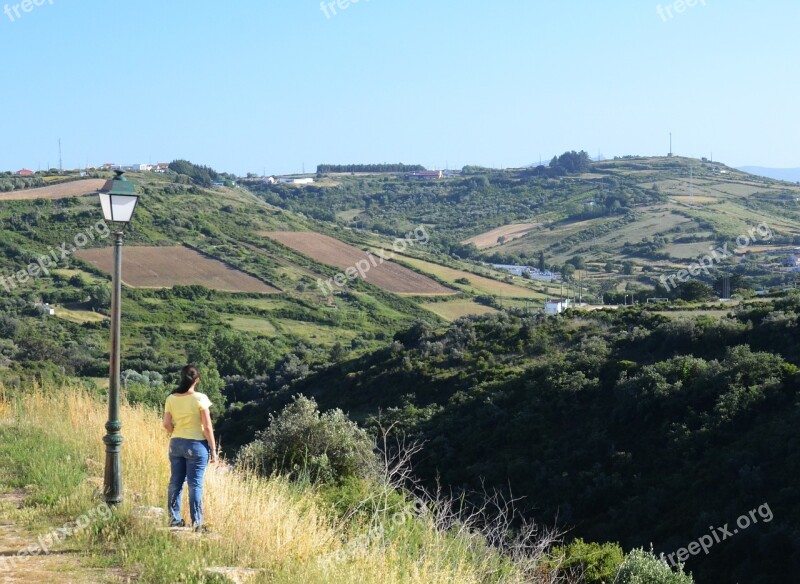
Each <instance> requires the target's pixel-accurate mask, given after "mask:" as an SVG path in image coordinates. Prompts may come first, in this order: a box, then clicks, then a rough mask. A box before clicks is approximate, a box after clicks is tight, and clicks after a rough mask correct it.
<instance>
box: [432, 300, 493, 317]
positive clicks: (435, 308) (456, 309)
mask: <svg viewBox="0 0 800 584" xmlns="http://www.w3.org/2000/svg"><path fill="white" fill-rule="evenodd" d="M423 306H424V307H425V308H427V309H428V310H430V311H431V312H433V313H434V314H437V315H438V316H441V317H442V318H443V319H445V320H449V321H452V320H456V319H458V318H461V317H462V316H466V315H468V314H489V313H492V312H497V310H495V309H494V308H492V307H490V306H485V305H483V304H478V303H477V302H474V301H472V300H464V299H459V300H453V301H450V302H431V303H430V304H423Z"/></svg>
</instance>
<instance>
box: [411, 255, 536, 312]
mask: <svg viewBox="0 0 800 584" xmlns="http://www.w3.org/2000/svg"><path fill="white" fill-rule="evenodd" d="M398 259H399V260H400V261H402V262H404V263H406V264H408V265H410V266H412V267H414V268H415V269H417V270H420V271H422V272H425V273H428V274H431V275H432V276H436V277H437V278H439V279H440V280H444V281H445V282H447V283H452V285H453V287H454V288H455V287H457V288H460V289H463V290H464V291H466V292H473V293H476V294H489V295H492V296H500V297H503V298H536V299H544V298H545V295H544V294H542V293H541V292H537V291H536V290H531V289H530V288H526V287H523V286H515V285H514V284H509V283H507V282H499V281H497V280H493V279H491V278H485V277H483V276H478V275H476V274H473V273H471V272H466V271H464V270H457V269H455V268H450V267H448V266H443V265H441V264H434V263H433V262H427V261H425V260H420V259H417V258H412V257H409V256H398ZM462 279H466V280H467V281H468V282H469V284H462V283H460V282H458V281H457V280H462ZM427 308H428V309H430V307H427Z"/></svg>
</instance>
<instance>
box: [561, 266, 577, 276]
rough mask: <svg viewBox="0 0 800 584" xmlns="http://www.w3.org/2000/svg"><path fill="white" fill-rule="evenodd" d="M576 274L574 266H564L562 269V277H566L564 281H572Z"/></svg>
mask: <svg viewBox="0 0 800 584" xmlns="http://www.w3.org/2000/svg"><path fill="white" fill-rule="evenodd" d="M574 273H575V266H573V265H572V264H564V265H563V266H562V267H561V275H562V276H564V280H570V279H571V278H572V275H573V274H574Z"/></svg>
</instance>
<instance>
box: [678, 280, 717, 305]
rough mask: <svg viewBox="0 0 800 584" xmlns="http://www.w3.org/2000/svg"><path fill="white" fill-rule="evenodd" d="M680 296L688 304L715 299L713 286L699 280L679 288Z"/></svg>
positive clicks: (690, 281) (685, 283)
mask: <svg viewBox="0 0 800 584" xmlns="http://www.w3.org/2000/svg"><path fill="white" fill-rule="evenodd" d="M678 295H679V296H680V298H681V299H682V300H686V301H687V302H701V301H703V300H708V299H710V298H713V297H714V290H712V289H711V286H709V285H708V284H704V283H703V282H699V281H697V280H689V281H688V282H684V283H683V284H681V285H680V286H678Z"/></svg>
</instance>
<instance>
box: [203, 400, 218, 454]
mask: <svg viewBox="0 0 800 584" xmlns="http://www.w3.org/2000/svg"><path fill="white" fill-rule="evenodd" d="M200 423H202V424H203V435H204V436H205V437H206V440H208V447H209V448H210V449H211V459H210V461H209V462H211V463H212V464H214V463H215V462H217V442H216V441H215V440H214V426H213V425H212V424H211V412H210V411H208V410H207V409H201V410H200Z"/></svg>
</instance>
